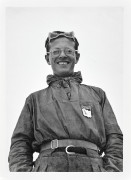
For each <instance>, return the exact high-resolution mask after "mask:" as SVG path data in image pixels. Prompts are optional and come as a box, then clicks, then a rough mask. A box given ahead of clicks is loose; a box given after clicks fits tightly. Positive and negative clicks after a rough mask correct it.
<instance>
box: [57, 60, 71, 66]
mask: <svg viewBox="0 0 131 180" xmlns="http://www.w3.org/2000/svg"><path fill="white" fill-rule="evenodd" d="M57 64H59V65H67V64H69V62H68V61H60V62H57Z"/></svg>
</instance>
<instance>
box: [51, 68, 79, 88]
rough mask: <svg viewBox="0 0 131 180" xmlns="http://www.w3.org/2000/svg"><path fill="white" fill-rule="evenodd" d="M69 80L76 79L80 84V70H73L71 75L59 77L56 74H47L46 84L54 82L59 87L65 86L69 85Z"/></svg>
mask: <svg viewBox="0 0 131 180" xmlns="http://www.w3.org/2000/svg"><path fill="white" fill-rule="evenodd" d="M70 81H76V82H77V83H79V84H80V83H81V82H82V76H81V72H80V71H78V72H74V73H73V75H72V76H69V77H59V76H56V75H48V76H47V84H48V85H49V86H50V85H52V84H53V83H54V82H55V83H56V84H57V85H59V87H63V88H66V87H69V86H70Z"/></svg>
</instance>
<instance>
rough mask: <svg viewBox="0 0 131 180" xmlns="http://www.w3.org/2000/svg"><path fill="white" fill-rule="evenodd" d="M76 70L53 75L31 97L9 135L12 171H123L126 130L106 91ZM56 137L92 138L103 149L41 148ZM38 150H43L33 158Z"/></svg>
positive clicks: (86, 139)
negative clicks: (81, 151) (69, 150)
mask: <svg viewBox="0 0 131 180" xmlns="http://www.w3.org/2000/svg"><path fill="white" fill-rule="evenodd" d="M74 74H75V75H74V76H72V77H68V78H61V79H59V78H55V76H53V75H52V76H51V77H48V81H47V82H48V84H49V86H48V87H47V88H45V89H43V90H40V91H37V92H34V93H32V94H30V95H29V96H28V97H27V99H26V102H25V105H24V107H23V110H22V112H21V115H20V117H19V120H18V122H17V125H16V127H15V129H14V132H13V135H12V139H11V147H10V152H9V158H8V160H9V168H10V171H15V172H17V171H23V172H26V171H27V172H31V171H34V172H45V171H46V172H47V171H48V172H53V171H55V172H60V171H62V172H71V171H72V172H73V171H74V172H82V171H85V172H106V171H107V172H120V171H122V166H123V164H122V159H123V143H122V142H123V135H122V132H121V130H120V127H119V125H118V123H117V120H116V117H115V115H114V113H113V110H112V108H111V105H110V103H109V101H108V99H107V97H106V95H105V92H104V91H103V90H102V89H100V88H98V87H93V86H88V85H84V84H81V77H80V73H74ZM83 111H84V112H85V113H84V112H83ZM54 139H58V140H59V139H78V140H85V141H89V142H92V143H94V144H96V145H97V146H98V147H99V148H100V150H101V152H104V155H103V156H100V154H99V153H98V152H97V151H95V150H91V149H87V154H86V155H85V154H79V153H78V154H77V153H76V154H71V155H69V154H67V153H66V152H65V151H57V150H52V149H50V150H45V151H42V152H40V148H41V145H42V144H43V143H46V142H49V141H51V140H54ZM34 152H40V153H39V156H38V158H37V159H36V161H35V162H33V153H34Z"/></svg>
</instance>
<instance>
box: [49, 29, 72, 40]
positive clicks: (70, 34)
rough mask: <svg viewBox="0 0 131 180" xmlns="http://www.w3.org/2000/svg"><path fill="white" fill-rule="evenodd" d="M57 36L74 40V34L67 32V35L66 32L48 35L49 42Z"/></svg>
mask: <svg viewBox="0 0 131 180" xmlns="http://www.w3.org/2000/svg"><path fill="white" fill-rule="evenodd" d="M59 36H65V37H67V38H71V39H73V40H75V37H74V33H73V31H72V32H69V33H66V32H63V33H55V32H52V33H49V41H51V40H52V39H55V38H58V37H59Z"/></svg>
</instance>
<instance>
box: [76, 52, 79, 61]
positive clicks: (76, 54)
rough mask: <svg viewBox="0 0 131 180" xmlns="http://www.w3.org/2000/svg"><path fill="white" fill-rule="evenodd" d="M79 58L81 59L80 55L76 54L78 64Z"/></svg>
mask: <svg viewBox="0 0 131 180" xmlns="http://www.w3.org/2000/svg"><path fill="white" fill-rule="evenodd" d="M79 58H80V53H78V52H76V64H77V63H78V61H79Z"/></svg>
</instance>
